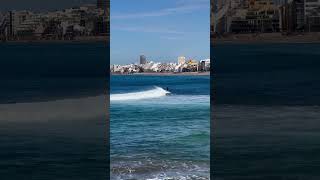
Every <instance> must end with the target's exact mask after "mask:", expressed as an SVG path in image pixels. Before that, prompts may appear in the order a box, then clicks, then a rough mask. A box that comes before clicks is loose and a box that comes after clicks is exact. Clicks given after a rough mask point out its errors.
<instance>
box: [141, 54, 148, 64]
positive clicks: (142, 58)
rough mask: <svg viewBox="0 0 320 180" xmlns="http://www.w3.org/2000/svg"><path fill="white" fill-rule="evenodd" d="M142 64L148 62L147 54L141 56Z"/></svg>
mask: <svg viewBox="0 0 320 180" xmlns="http://www.w3.org/2000/svg"><path fill="white" fill-rule="evenodd" d="M140 64H147V58H146V56H145V55H141V56H140Z"/></svg>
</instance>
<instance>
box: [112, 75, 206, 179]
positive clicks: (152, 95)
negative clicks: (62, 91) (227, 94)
mask: <svg viewBox="0 0 320 180" xmlns="http://www.w3.org/2000/svg"><path fill="white" fill-rule="evenodd" d="M209 82H210V77H209V76H139V75H136V76H135V75H129V76H112V78H111V97H110V99H111V108H110V116H111V122H110V126H111V136H110V140H111V141H110V142H111V179H166V178H167V179H168V178H169V179H170V178H174V179H186V178H193V179H208V178H209V163H210V161H209V157H210V156H209V154H210V151H209V150H210V148H209V147H210V146H209V142H210V129H209V128H210V123H209V115H210V114H209V113H210V110H209V107H210V102H209V100H210V98H209V93H210V89H209V87H210V84H209ZM166 88H168V89H169V91H170V94H164V92H165V90H166ZM131 93H134V94H131Z"/></svg>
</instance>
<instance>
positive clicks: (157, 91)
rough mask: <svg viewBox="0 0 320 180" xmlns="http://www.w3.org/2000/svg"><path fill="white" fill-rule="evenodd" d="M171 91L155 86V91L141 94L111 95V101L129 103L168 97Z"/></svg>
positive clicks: (146, 91) (141, 92)
mask: <svg viewBox="0 0 320 180" xmlns="http://www.w3.org/2000/svg"><path fill="white" fill-rule="evenodd" d="M169 93H170V92H169V91H166V90H164V89H163V88H161V87H157V86H155V87H154V89H151V90H145V91H140V92H132V93H123V94H111V95H110V100H111V101H127V100H142V99H152V98H159V97H162V96H166V95H167V94H169Z"/></svg>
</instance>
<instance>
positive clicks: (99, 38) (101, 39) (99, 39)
mask: <svg viewBox="0 0 320 180" xmlns="http://www.w3.org/2000/svg"><path fill="white" fill-rule="evenodd" d="M92 42H106V43H109V36H88V37H78V38H75V39H73V40H49V39H30V40H28V39H21V40H6V41H1V40H0V44H1V43H92Z"/></svg>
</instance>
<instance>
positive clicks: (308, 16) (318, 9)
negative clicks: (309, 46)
mask: <svg viewBox="0 0 320 180" xmlns="http://www.w3.org/2000/svg"><path fill="white" fill-rule="evenodd" d="M304 10H305V20H306V27H305V29H306V31H307V32H314V31H320V0H305V2H304Z"/></svg>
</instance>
